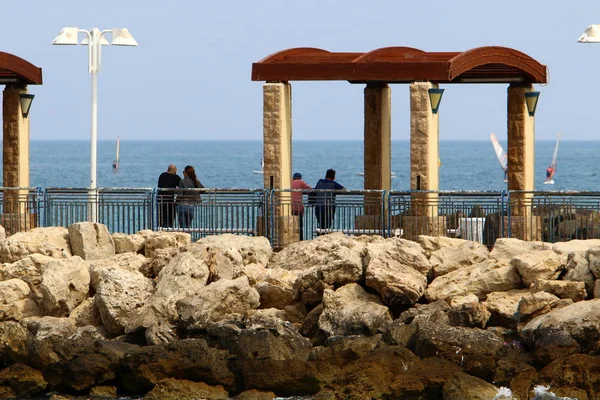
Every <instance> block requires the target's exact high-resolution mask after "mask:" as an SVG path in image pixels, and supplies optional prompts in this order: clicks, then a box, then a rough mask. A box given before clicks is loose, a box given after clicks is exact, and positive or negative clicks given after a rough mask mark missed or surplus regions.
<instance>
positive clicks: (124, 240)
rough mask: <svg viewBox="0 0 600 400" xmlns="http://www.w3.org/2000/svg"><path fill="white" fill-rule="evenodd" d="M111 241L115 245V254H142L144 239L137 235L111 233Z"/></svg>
mask: <svg viewBox="0 0 600 400" xmlns="http://www.w3.org/2000/svg"><path fill="white" fill-rule="evenodd" d="M112 239H113V242H114V244H115V253H116V254H121V253H143V252H144V245H145V244H146V238H145V237H144V236H143V235H140V234H139V233H135V234H133V235H128V234H125V233H113V234H112Z"/></svg>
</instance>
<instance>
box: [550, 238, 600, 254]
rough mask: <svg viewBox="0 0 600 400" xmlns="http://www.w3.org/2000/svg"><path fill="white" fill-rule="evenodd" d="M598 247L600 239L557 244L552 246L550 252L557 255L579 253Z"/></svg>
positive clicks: (576, 240)
mask: <svg viewBox="0 0 600 400" xmlns="http://www.w3.org/2000/svg"><path fill="white" fill-rule="evenodd" d="M598 246H600V239H587V240H578V239H575V240H569V241H568V242H558V243H554V244H553V245H552V251H554V252H555V253H558V254H569V253H580V252H584V251H586V250H588V249H589V248H591V247H598Z"/></svg>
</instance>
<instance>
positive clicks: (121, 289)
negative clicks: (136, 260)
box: [92, 267, 154, 336]
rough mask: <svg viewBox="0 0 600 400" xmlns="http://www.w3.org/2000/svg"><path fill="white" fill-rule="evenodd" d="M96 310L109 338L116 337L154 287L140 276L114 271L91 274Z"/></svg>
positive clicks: (102, 270)
mask: <svg viewBox="0 0 600 400" xmlns="http://www.w3.org/2000/svg"><path fill="white" fill-rule="evenodd" d="M92 273H93V278H92V281H93V282H94V289H95V290H96V306H97V307H98V311H99V312H100V317H101V318H102V323H103V325H104V327H105V329H106V331H107V333H108V334H109V335H112V336H117V335H120V334H122V333H123V332H124V330H125V326H126V325H127V323H128V322H129V321H130V319H131V318H132V317H133V316H134V315H135V313H136V312H137V311H138V310H139V309H140V308H141V307H142V306H143V305H144V304H145V303H146V301H147V300H148V299H149V298H150V296H151V295H152V293H153V292H154V284H153V283H152V281H151V280H150V279H148V278H146V277H145V276H144V275H142V273H141V272H134V271H128V270H125V269H120V268H116V267H108V268H101V269H97V270H94V271H92Z"/></svg>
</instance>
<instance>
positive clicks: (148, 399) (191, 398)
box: [144, 378, 229, 400]
mask: <svg viewBox="0 0 600 400" xmlns="http://www.w3.org/2000/svg"><path fill="white" fill-rule="evenodd" d="M198 399H211V400H219V399H223V400H227V399H229V394H228V393H227V391H226V390H225V389H223V386H216V387H215V386H209V385H207V384H206V383H203V382H192V381H186V380H177V379H173V378H167V379H164V380H162V381H160V382H158V383H157V384H156V386H154V388H153V389H152V390H151V391H150V392H149V393H148V394H147V395H146V396H144V400H198Z"/></svg>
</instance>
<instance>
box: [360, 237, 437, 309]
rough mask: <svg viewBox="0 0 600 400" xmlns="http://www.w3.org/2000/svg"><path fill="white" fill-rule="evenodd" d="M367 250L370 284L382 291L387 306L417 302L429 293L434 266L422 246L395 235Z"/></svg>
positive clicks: (372, 245) (367, 282)
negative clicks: (430, 273) (430, 275)
mask: <svg viewBox="0 0 600 400" xmlns="http://www.w3.org/2000/svg"><path fill="white" fill-rule="evenodd" d="M367 249H368V253H369V259H370V261H369V264H368V266H367V269H366V272H365V281H366V286H367V287H370V288H372V289H374V290H375V291H376V292H377V293H379V295H380V296H381V298H382V299H383V302H384V303H385V304H387V305H390V306H396V305H398V304H414V303H416V302H417V300H419V298H420V297H421V296H422V295H423V294H424V293H425V288H426V287H427V274H428V272H429V271H430V269H431V265H430V263H429V261H428V260H427V258H426V257H425V254H424V252H423V250H422V249H421V247H419V246H418V245H417V244H416V243H414V242H411V241H408V240H404V239H395V238H394V239H387V240H380V241H374V242H372V243H369V244H367Z"/></svg>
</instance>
